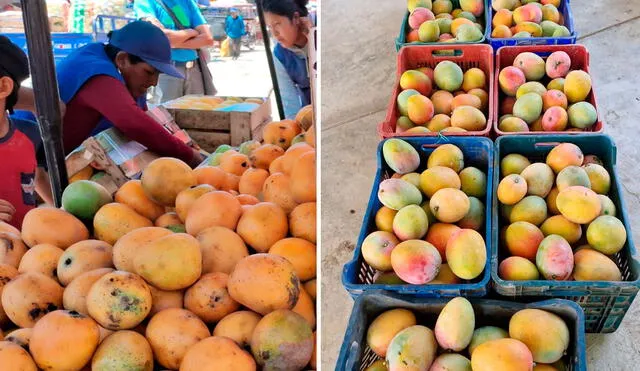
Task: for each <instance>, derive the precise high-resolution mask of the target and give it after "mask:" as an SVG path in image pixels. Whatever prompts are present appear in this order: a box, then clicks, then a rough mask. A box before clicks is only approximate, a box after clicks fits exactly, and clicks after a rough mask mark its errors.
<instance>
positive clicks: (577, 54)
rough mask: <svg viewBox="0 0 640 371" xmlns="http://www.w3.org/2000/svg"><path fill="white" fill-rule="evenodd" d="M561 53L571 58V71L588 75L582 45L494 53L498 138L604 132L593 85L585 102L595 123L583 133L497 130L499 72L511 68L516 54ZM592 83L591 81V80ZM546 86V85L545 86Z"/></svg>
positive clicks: (515, 48)
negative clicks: (593, 114) (593, 113)
mask: <svg viewBox="0 0 640 371" xmlns="http://www.w3.org/2000/svg"><path fill="white" fill-rule="evenodd" d="M560 50H561V51H563V52H565V53H567V54H569V57H570V58H571V69H572V70H583V71H585V72H587V73H589V51H588V50H587V48H586V47H584V46H583V45H525V46H505V47H502V48H500V49H498V52H497V53H496V70H495V72H496V73H495V76H494V78H493V91H494V93H495V94H494V95H493V99H494V102H493V105H492V107H493V109H494V110H495V111H493V120H494V121H493V127H494V130H495V132H496V134H497V135H498V136H502V135H527V134H569V135H571V134H573V135H575V134H593V133H602V132H603V131H604V124H603V123H602V121H601V120H600V117H601V116H600V110H599V109H598V105H597V104H596V95H595V93H594V88H593V83H592V86H591V92H590V93H589V95H588V96H587V99H586V101H587V102H589V103H591V104H592V105H593V106H594V107H595V109H596V113H597V115H598V118H597V120H596V123H595V124H594V125H593V126H592V127H591V128H590V129H589V130H585V131H575V132H574V131H527V132H523V133H511V132H505V131H502V130H500V129H498V121H499V120H500V102H502V99H503V98H504V97H505V95H504V93H502V90H501V89H500V84H499V82H498V76H499V75H500V71H501V70H502V68H504V67H508V66H512V65H513V61H514V60H515V59H516V57H517V56H518V54H520V53H524V52H531V53H535V54H537V55H539V56H541V57H542V58H543V59H546V58H547V57H548V56H549V55H550V54H551V53H553V52H556V51H560ZM592 81H593V80H592ZM545 86H546V84H545Z"/></svg>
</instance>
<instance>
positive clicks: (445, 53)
mask: <svg viewBox="0 0 640 371" xmlns="http://www.w3.org/2000/svg"><path fill="white" fill-rule="evenodd" d="M451 53H453V55H451ZM431 55H432V56H433V57H434V58H451V57H455V58H462V57H463V56H464V51H462V50H460V49H438V50H434V51H432V52H431Z"/></svg>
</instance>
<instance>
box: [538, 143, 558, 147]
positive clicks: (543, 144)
mask: <svg viewBox="0 0 640 371" xmlns="http://www.w3.org/2000/svg"><path fill="white" fill-rule="evenodd" d="M559 145H560V142H540V143H536V147H556V146H559Z"/></svg>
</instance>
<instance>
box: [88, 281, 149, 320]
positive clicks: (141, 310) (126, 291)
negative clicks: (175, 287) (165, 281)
mask: <svg viewBox="0 0 640 371" xmlns="http://www.w3.org/2000/svg"><path fill="white" fill-rule="evenodd" d="M87 310H88V311H89V314H90V315H91V317H93V319H95V320H96V321H97V322H98V323H99V324H100V325H101V326H102V327H104V328H107V329H109V330H125V329H131V328H134V327H136V326H137V325H138V324H140V322H142V321H143V320H144V319H145V317H147V315H148V314H149V312H150V311H151V291H150V290H149V287H148V286H147V284H146V283H145V282H144V280H143V279H142V278H141V277H140V276H138V275H136V274H133V273H129V272H122V271H115V272H112V273H108V274H106V275H104V276H102V277H101V278H100V279H98V281H96V283H94V284H93V286H91V289H90V290H89V293H88V295H87Z"/></svg>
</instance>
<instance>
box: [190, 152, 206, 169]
mask: <svg viewBox="0 0 640 371" xmlns="http://www.w3.org/2000/svg"><path fill="white" fill-rule="evenodd" d="M204 160H206V157H205V156H204V155H203V154H202V153H200V151H198V150H196V149H194V150H193V159H192V160H191V163H190V164H189V165H190V166H191V167H192V168H194V169H195V168H196V167H198V165H200V164H201V163H202V161H204Z"/></svg>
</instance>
